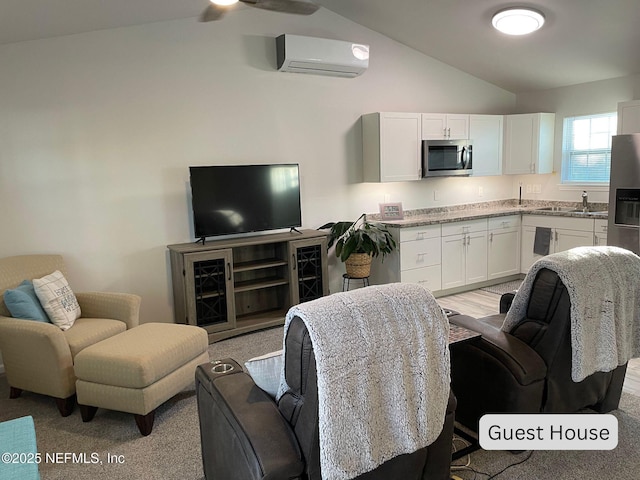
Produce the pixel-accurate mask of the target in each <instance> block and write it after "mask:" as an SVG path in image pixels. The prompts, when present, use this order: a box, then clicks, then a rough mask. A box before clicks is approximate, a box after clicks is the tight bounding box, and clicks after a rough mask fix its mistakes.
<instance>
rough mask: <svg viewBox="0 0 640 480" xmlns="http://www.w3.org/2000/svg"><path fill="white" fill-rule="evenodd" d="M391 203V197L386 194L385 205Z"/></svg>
mask: <svg viewBox="0 0 640 480" xmlns="http://www.w3.org/2000/svg"><path fill="white" fill-rule="evenodd" d="M390 201H391V195H389V194H388V193H385V194H384V203H389V202H390Z"/></svg>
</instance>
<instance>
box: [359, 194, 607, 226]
mask: <svg viewBox="0 0 640 480" xmlns="http://www.w3.org/2000/svg"><path fill="white" fill-rule="evenodd" d="M541 208H551V209H550V210H540V209H541ZM579 208H581V205H578V204H576V203H574V202H551V201H548V202H547V201H540V200H536V201H525V202H523V204H522V205H518V201H517V200H497V201H493V202H484V203H473V204H467V205H454V206H451V207H438V208H425V209H418V210H409V211H405V212H404V219H403V220H385V221H381V220H380V214H367V219H369V220H372V221H380V223H382V224H384V225H386V226H389V227H399V228H408V227H420V226H424V225H432V224H438V223H449V222H459V221H462V220H475V219H480V218H490V217H503V216H506V215H518V214H521V213H522V214H527V215H552V216H561V217H574V218H589V219H594V218H599V219H606V218H608V212H607V208H608V205H607V204H606V203H590V204H589V213H587V214H585V213H583V212H582V211H581V210H580V211H570V210H578V209H579Z"/></svg>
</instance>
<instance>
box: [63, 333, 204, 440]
mask: <svg viewBox="0 0 640 480" xmlns="http://www.w3.org/2000/svg"><path fill="white" fill-rule="evenodd" d="M208 346H209V342H208V337H207V332H206V331H205V330H204V329H202V328H200V327H195V326H190V325H176V324H171V323H144V324H142V325H140V326H138V327H135V328H132V329H130V330H127V331H125V332H123V333H120V334H118V335H115V336H113V337H111V338H107V339H106V340H103V341H101V342H98V343H96V344H95V345H91V346H90V347H87V348H85V349H84V350H82V351H81V352H80V353H78V354H77V355H76V357H75V362H74V370H75V374H76V377H77V380H76V394H77V397H78V404H79V405H80V412H81V414H82V420H83V421H85V422H89V421H91V419H93V417H94V415H95V414H96V411H97V410H98V408H99V407H100V408H107V409H110V410H118V411H121V412H127V413H133V414H134V416H135V420H136V424H137V425H138V428H139V429H140V433H141V434H142V435H149V434H150V433H151V430H152V428H153V419H154V414H155V409H156V408H157V407H158V406H159V405H161V404H162V403H164V402H166V401H167V400H169V399H170V398H171V397H173V396H174V395H175V394H177V393H178V392H180V391H181V390H183V389H184V388H185V387H187V386H188V385H189V384H191V383H193V382H194V379H195V371H196V367H197V366H198V365H200V364H202V363H206V362H208V361H209V354H208V353H207V347H208Z"/></svg>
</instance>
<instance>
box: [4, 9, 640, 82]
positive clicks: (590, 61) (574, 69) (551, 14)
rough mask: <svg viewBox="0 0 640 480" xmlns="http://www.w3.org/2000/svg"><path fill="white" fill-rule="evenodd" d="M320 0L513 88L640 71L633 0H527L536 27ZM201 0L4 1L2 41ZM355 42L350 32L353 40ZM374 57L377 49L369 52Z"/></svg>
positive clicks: (192, 12)
mask: <svg viewBox="0 0 640 480" xmlns="http://www.w3.org/2000/svg"><path fill="white" fill-rule="evenodd" d="M317 3H319V4H320V5H322V6H323V7H325V8H327V9H329V10H332V11H334V12H335V13H338V14H340V15H342V16H344V17H346V18H349V19H351V20H353V21H355V22H356V23H359V24H361V25H364V26H366V27H368V28H371V29H372V30H375V31H377V32H380V33H382V34H384V35H386V36H387V37H389V38H392V39H394V40H396V41H398V42H400V43H403V44H405V45H407V46H409V47H412V48H414V49H416V50H418V51H420V52H423V53H425V54H426V55H429V56H431V57H434V58H436V59H438V60H441V61H443V62H445V63H447V64H449V65H451V66H453V67H456V68H458V69H460V70H462V71H465V72H467V73H469V74H471V75H474V76H476V77H478V78H482V79H484V80H486V81H488V82H490V83H493V84H495V85H498V86H500V87H502V88H504V89H506V90H509V91H511V92H515V93H518V92H526V91H534V90H542V89H548V88H555V87H560V86H566V85H573V84H578V83H586V82H592V81H596V80H603V79H608V78H616V77H623V76H627V75H631V74H637V73H640V53H639V52H638V47H640V27H638V25H640V4H639V3H638V0H606V1H604V0H560V1H559V0H535V1H526V2H522V3H519V4H518V5H525V6H531V7H534V8H536V9H537V10H539V11H541V12H543V14H544V15H545V17H546V23H545V25H544V27H543V28H542V29H541V30H539V31H538V32H536V33H534V34H532V35H529V36H524V37H509V36H507V35H503V34H500V33H498V32H496V31H495V30H493V28H492V27H491V16H492V15H493V14H494V13H495V12H496V11H498V10H500V9H502V8H504V7H505V6H510V5H513V4H514V3H513V2H504V1H503V0H392V1H390V0H317ZM206 4H207V2H206V0H108V1H105V0H2V2H1V5H0V44H1V43H13V42H20V41H26V40H33V39H39V38H47V37H53V36H59V35H67V34H72V33H80V32H87V31H92V30H100V29H105V28H114V27H121V26H128V25H136V24H142V23H150V22H157V21H164V20H171V19H178V18H188V17H196V16H198V15H199V13H200V12H201V11H202V10H203V8H204V6H205V5H206ZM354 40H357V39H354ZM372 55H375V52H372Z"/></svg>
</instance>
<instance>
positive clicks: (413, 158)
mask: <svg viewBox="0 0 640 480" xmlns="http://www.w3.org/2000/svg"><path fill="white" fill-rule="evenodd" d="M420 132H421V127H420V114H419V113H371V114H367V115H363V116H362V144H363V145H362V154H363V162H364V181H365V182H404V181H408V180H420V179H421V177H422V175H421V161H420V152H421V148H422V144H421V141H420Z"/></svg>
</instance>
